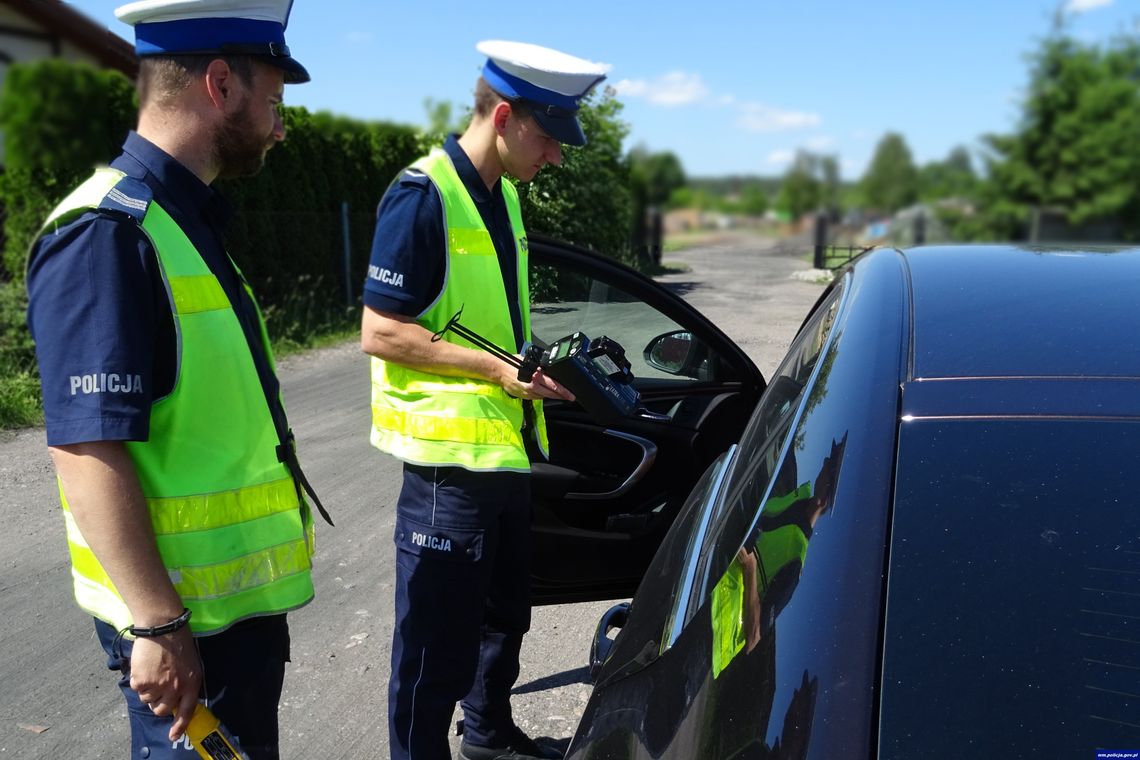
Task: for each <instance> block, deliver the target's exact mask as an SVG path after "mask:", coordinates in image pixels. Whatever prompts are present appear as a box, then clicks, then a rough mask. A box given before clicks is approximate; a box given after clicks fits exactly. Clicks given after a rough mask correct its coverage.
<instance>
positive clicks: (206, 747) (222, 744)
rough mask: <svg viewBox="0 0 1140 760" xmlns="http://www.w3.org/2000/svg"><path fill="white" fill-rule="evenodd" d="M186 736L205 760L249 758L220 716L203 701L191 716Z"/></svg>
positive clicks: (241, 759) (246, 759) (242, 759)
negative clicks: (211, 710)
mask: <svg viewBox="0 0 1140 760" xmlns="http://www.w3.org/2000/svg"><path fill="white" fill-rule="evenodd" d="M186 736H187V738H189V739H190V741H191V742H192V743H193V744H194V750H195V751H196V752H197V753H198V754H199V755H201V756H202V757H203V758H204V760H249V756H248V755H246V754H245V753H244V752H242V751H241V747H239V746H238V743H237V741H235V740H234V738H233V737H232V736H230V732H229V731H227V730H226V727H225V726H223V725H222V722H221V721H220V720H218V717H217V716H216V715H214V714H213V713H212V712H210V709H209V708H208V707H206V706H205V705H204V704H202V703H201V702H199V703H198V706H197V707H196V708H195V709H194V715H193V716H191V718H190V725H189V726H187V728H186Z"/></svg>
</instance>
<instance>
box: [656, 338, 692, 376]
mask: <svg viewBox="0 0 1140 760" xmlns="http://www.w3.org/2000/svg"><path fill="white" fill-rule="evenodd" d="M697 345H698V344H697V341H695V340H693V334H692V333H691V332H689V331H688V330H676V331H674V332H671V333H665V334H664V335H658V336H657V337H656V338H654V339H653V340H651V341H649V345H647V346H646V347H645V351H643V352H642V356H643V357H644V358H645V363H646V364H648V365H649V366H650V367H653V368H654V369H659V370H661V371H662V372H668V373H669V374H670V375H684V376H686V377H696V376H697V367H698V366H699V364H700V357H699V356H698V354H699V351H698V349H697Z"/></svg>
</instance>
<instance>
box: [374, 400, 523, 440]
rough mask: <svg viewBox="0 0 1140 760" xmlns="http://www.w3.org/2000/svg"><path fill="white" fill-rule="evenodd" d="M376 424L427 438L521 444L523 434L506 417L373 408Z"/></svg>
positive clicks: (401, 432) (385, 428) (420, 437)
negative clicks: (499, 418)
mask: <svg viewBox="0 0 1140 760" xmlns="http://www.w3.org/2000/svg"><path fill="white" fill-rule="evenodd" d="M372 424H373V425H374V426H376V427H378V428H380V429H382V430H393V431H395V432H398V433H400V434H401V435H408V436H411V437H413V438H419V439H420V440H424V441H456V442H458V443H472V444H490V445H498V446H518V445H519V443H520V441H521V438H522V434H521V432H520V431H519V430H517V429H515V427H514V426H513V425H511V424H510V423H509V422H507V421H506V420H495V419H472V418H463V417H460V418H456V417H443V416H437V415H430V414H413V413H409V412H402V411H400V410H399V409H392V408H386V407H376V406H373V407H372Z"/></svg>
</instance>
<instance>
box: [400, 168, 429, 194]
mask: <svg viewBox="0 0 1140 760" xmlns="http://www.w3.org/2000/svg"><path fill="white" fill-rule="evenodd" d="M398 181H399V183H400V184H401V185H405V186H412V187H419V188H421V189H424V190H426V189H427V188H428V187H430V186H431V177H429V176H428V175H426V174H424V173H423V172H422V171H420V170H419V169H412V168H409V169H404V171H403V172H401V173H400V176H399V179H398Z"/></svg>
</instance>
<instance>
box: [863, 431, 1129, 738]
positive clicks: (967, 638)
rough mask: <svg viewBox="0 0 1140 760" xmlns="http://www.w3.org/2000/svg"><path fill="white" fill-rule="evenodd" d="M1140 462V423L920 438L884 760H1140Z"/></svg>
mask: <svg viewBox="0 0 1140 760" xmlns="http://www.w3.org/2000/svg"><path fill="white" fill-rule="evenodd" d="M1138 450H1140V422H1136V421H1109V420H1064V419H1048V420H1045V419H1039V420H914V421H911V422H907V423H904V425H903V426H902V431H901V433H900V439H899V459H898V472H899V475H898V481H897V485H896V494H897V496H896V501H895V510H894V521H893V525H892V530H891V552H890V568H889V575H888V585H887V589H888V594H887V609H888V610H889V614H888V616H887V626H886V639H885V650H884V651H885V654H884V663H883V695H882V711H881V724H882V739H881V745H880V746H881V748H882V754H881V757H884V758H909V757H924V758H958V757H965V756H969V757H1012V756H1017V757H1087V758H1093V757H1099V756H1100V755H1097V754H1096V752H1095V751H1096V750H1097V749H1109V750H1131V751H1137V750H1140V720H1138V719H1137V704H1138V703H1140V504H1138V496H1137V495H1138V494H1140V468H1138V467H1136V465H1135V461H1134V460H1135V452H1136V451H1138ZM931 716H937V719H935V720H932V719H931ZM1105 756H1106V757H1107V756H1109V755H1105ZM1120 756H1121V757H1125V756H1128V755H1123V754H1122V755H1120Z"/></svg>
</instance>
